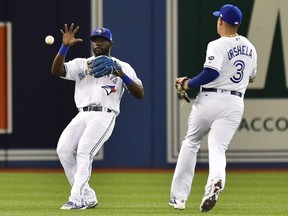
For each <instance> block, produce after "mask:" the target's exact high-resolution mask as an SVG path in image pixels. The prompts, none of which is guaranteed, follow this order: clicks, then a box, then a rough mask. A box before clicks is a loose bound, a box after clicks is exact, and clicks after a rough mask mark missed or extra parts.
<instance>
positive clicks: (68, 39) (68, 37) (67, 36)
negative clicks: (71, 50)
mask: <svg viewBox="0 0 288 216" xmlns="http://www.w3.org/2000/svg"><path fill="white" fill-rule="evenodd" d="M78 30H79V26H77V27H76V28H74V23H71V25H70V27H69V28H68V25H67V24H65V25H64V30H63V29H61V30H60V31H61V33H62V36H63V38H62V43H63V45H65V46H73V45H74V44H76V43H78V42H82V41H83V40H82V39H81V38H75V34H76V33H77V32H78Z"/></svg>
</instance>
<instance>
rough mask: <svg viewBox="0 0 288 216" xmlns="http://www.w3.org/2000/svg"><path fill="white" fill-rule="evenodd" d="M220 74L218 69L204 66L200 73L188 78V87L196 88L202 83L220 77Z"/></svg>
mask: <svg viewBox="0 0 288 216" xmlns="http://www.w3.org/2000/svg"><path fill="white" fill-rule="evenodd" d="M219 75H220V74H219V72H218V71H216V70H213V69H211V68H204V69H203V70H202V71H201V73H200V74H198V75H197V76H195V77H193V78H192V79H189V80H188V87H189V88H191V87H194V88H195V87H199V86H200V85H204V84H207V83H210V82H212V81H213V80H215V79H216V78H217V77H219Z"/></svg>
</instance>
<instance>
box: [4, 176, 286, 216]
mask: <svg viewBox="0 0 288 216" xmlns="http://www.w3.org/2000/svg"><path fill="white" fill-rule="evenodd" d="M171 178H172V172H171V173H170V172H157V173H155V172H152V173H143V172H141V173H135V172H130V173H129V172H123V173H118V172H117V173H108V172H107V173H106V172H104V173H103V172H100V173H97V171H95V172H94V173H93V175H92V178H91V180H90V184H91V186H92V187H93V188H94V189H95V190H96V192H97V196H98V200H99V204H98V206H97V207H96V208H95V209H87V210H68V211H65V210H60V209H59V208H60V207H61V206H62V204H64V203H65V202H66V201H67V198H68V196H69V192H70V187H69V185H68V182H67V180H66V177H65V175H64V173H62V172H60V173H57V172H54V173H53V172H49V173H37V172H29V173H23V172H20V173H17V172H15V173H14V172H0V187H1V188H0V215H1V216H8V215H9V216H20V215H21V216H58V215H59V216H62V215H67V216H68V215H69V216H73V215H85V216H90V215H93V216H95V215H97V216H104V215H105V216H106V215H115V216H116V215H117V216H118V215H125V216H131V215H149V216H153V215H165V216H170V215H191V216H193V215H194V216H196V215H202V216H203V215H215V216H216V215H217V216H220V215H221V216H229V215H237V216H244V215H245V216H252V215H253V216H254V215H259V216H260V215H261V216H263V215H269V216H275V215H277V216H278V215H279V216H280V215H281V216H282V215H288V201H287V200H288V186H287V180H288V171H287V172H284V171H282V172H255V173H252V172H248V173H245V172H242V173H239V172H228V175H227V184H226V188H225V191H224V192H223V193H222V194H221V195H220V197H219V199H218V203H217V204H216V206H215V208H214V209H213V210H211V211H210V212H208V213H202V212H200V211H199V204H200V202H201V199H202V195H203V192H204V184H205V182H206V178H207V173H206V172H199V173H196V176H195V179H194V182H193V189H192V193H191V195H190V197H189V200H188V202H187V204H186V210H184V211H180V210H174V209H173V208H171V207H169V206H168V201H169V192H170V184H171Z"/></svg>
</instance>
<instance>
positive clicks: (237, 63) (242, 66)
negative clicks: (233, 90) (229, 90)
mask: <svg viewBox="0 0 288 216" xmlns="http://www.w3.org/2000/svg"><path fill="white" fill-rule="evenodd" d="M233 65H234V66H235V67H236V68H237V72H236V74H235V75H234V76H233V77H231V78H230V80H231V81H232V82H233V83H239V82H241V80H242V79H243V73H244V69H245V63H244V62H243V61H241V60H237V61H235V62H234V64H233Z"/></svg>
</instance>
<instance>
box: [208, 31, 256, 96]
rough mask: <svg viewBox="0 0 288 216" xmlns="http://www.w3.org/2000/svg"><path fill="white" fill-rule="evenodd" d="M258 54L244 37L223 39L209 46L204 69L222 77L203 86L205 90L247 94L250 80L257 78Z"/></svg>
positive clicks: (212, 42)
mask: <svg viewBox="0 0 288 216" xmlns="http://www.w3.org/2000/svg"><path fill="white" fill-rule="evenodd" d="M256 60H257V53H256V50H255V47H254V46H253V45H252V44H251V43H250V42H249V41H248V40H247V38H245V37H243V36H236V37H221V38H219V39H217V40H214V41H211V42H210V43H209V44H208V46H207V51H206V61H205V63H204V67H207V68H211V69H214V70H217V71H218V72H219V73H220V76H219V77H218V78H217V79H216V80H214V81H212V82H210V83H208V84H205V85H203V87H205V88H217V89H224V90H234V91H239V92H241V93H243V94H244V93H245V91H246V88H247V86H248V83H249V79H252V78H254V77H255V76H256V67H257V63H256Z"/></svg>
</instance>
